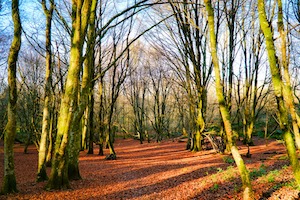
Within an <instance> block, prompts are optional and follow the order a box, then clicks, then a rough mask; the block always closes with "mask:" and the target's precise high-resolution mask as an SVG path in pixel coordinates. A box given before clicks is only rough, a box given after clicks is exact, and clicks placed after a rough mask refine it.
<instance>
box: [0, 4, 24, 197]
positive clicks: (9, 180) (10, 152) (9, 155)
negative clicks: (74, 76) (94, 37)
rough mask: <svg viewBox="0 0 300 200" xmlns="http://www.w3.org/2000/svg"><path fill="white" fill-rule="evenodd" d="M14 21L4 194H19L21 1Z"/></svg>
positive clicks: (14, 13)
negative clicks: (16, 146) (17, 138)
mask: <svg viewBox="0 0 300 200" xmlns="http://www.w3.org/2000/svg"><path fill="white" fill-rule="evenodd" d="M11 5H12V19H13V23H14V37H13V40H12V44H11V47H10V51H9V56H8V92H9V95H8V107H7V119H8V121H7V124H6V127H5V133H4V177H3V183H2V191H1V193H3V194H8V193H14V192H17V191H18V190H17V182H16V176H15V166H14V141H15V135H16V128H17V122H16V115H17V113H16V104H17V98H18V96H17V83H16V81H17V80H16V73H17V61H18V55H19V51H20V48H21V20H20V14H19V0H12V3H11Z"/></svg>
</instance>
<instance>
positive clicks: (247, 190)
mask: <svg viewBox="0 0 300 200" xmlns="http://www.w3.org/2000/svg"><path fill="white" fill-rule="evenodd" d="M204 3H205V7H206V11H207V16H208V26H209V33H210V48H211V55H212V61H213V64H214V71H215V77H216V94H217V98H218V102H219V108H220V112H221V116H222V120H223V122H224V128H225V132H226V135H227V139H228V143H229V146H230V150H231V153H232V156H233V158H234V160H235V163H236V165H237V167H238V169H239V172H240V176H241V179H242V183H243V189H244V195H243V197H244V199H254V194H253V191H252V186H251V181H250V177H249V172H248V170H247V168H246V165H245V163H244V161H243V159H242V157H241V155H240V153H239V151H238V149H237V147H236V145H235V144H234V142H233V134H232V128H231V122H230V114H229V110H228V108H227V106H226V104H225V98H224V95H223V86H222V85H221V76H220V69H219V58H218V54H217V44H216V35H215V28H214V10H213V7H212V4H211V1H210V0H204Z"/></svg>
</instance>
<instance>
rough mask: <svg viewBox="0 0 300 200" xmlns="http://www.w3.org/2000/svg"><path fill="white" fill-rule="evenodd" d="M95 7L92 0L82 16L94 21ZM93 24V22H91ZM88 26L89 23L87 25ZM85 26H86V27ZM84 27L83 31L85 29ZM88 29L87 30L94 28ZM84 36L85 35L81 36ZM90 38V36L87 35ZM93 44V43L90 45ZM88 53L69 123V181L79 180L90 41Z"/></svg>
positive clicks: (90, 67)
mask: <svg viewBox="0 0 300 200" xmlns="http://www.w3.org/2000/svg"><path fill="white" fill-rule="evenodd" d="M96 6H97V0H92V4H91V5H88V4H86V7H83V10H82V12H83V13H82V14H87V15H89V14H90V13H93V15H92V17H91V16H90V18H88V19H86V20H90V19H92V18H93V20H94V21H95V15H96V13H95V12H96ZM82 23H85V24H87V23H89V22H88V21H85V22H82ZM93 23H95V22H93ZM89 24H90V23H89ZM86 26H87V25H86ZM86 26H84V29H86V28H87V27H86ZM94 27H95V26H93V27H89V28H94ZM83 35H85V34H83ZM88 36H90V35H88ZM89 39H90V40H95V37H93V38H90V37H89ZM92 44H93V43H92ZM88 47H89V48H88V52H87V56H86V60H85V65H84V69H83V77H82V83H81V92H80V102H79V105H78V108H77V110H76V111H75V114H74V117H73V120H72V122H71V132H70V143H69V152H68V156H69V160H68V174H69V179H70V180H78V179H81V176H80V173H79V160H78V157H79V152H80V148H81V133H80V130H82V129H81V128H80V124H81V123H80V122H81V119H82V116H83V114H84V112H85V111H86V108H87V105H88V98H89V93H90V92H91V88H90V86H91V81H92V80H91V74H92V69H94V67H93V65H94V55H91V53H92V54H94V51H93V50H92V49H94V46H91V41H89V43H88Z"/></svg>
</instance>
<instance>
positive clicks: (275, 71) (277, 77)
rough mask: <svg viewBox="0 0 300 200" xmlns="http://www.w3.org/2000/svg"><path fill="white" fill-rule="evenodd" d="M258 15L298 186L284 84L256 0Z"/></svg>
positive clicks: (299, 175) (299, 173)
mask: <svg viewBox="0 0 300 200" xmlns="http://www.w3.org/2000/svg"><path fill="white" fill-rule="evenodd" d="M258 13H259V22H260V26H261V30H262V32H263V34H264V36H265V38H266V48H267V52H268V58H269V64H270V70H271V74H272V82H273V88H274V93H275V96H276V100H277V107H278V111H279V121H280V128H281V130H282V132H283V139H284V141H285V144H286V148H287V152H288V155H289V158H290V162H291V165H292V168H293V172H294V178H295V180H296V182H297V185H298V186H300V168H299V162H298V156H297V152H296V148H295V143H294V141H293V138H292V134H291V132H290V130H289V122H288V112H287V109H286V107H285V102H284V97H283V95H284V92H283V90H284V83H283V81H282V78H281V73H280V68H279V66H278V64H279V63H278V60H277V57H276V50H275V45H274V40H273V33H272V30H271V27H270V25H269V22H268V20H267V16H266V11H265V2H264V0H258Z"/></svg>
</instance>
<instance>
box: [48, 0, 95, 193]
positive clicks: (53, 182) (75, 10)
mask: <svg viewBox="0 0 300 200" xmlns="http://www.w3.org/2000/svg"><path fill="white" fill-rule="evenodd" d="M91 3H92V0H79V1H72V34H71V51H70V65H69V70H68V75H67V79H66V86H65V92H64V96H63V97H62V100H61V106H60V113H59V118H58V125H57V136H56V142H55V152H54V157H53V161H52V166H51V174H50V178H49V181H48V183H47V186H46V188H47V189H60V188H69V187H70V186H69V178H68V164H67V160H66V159H65V158H66V155H67V154H66V151H67V146H68V145H71V147H70V148H72V145H74V146H75V145H76V142H75V143H69V144H68V140H73V139H75V138H74V137H78V136H77V134H76V133H75V134H70V131H71V128H72V127H71V126H72V120H73V117H77V116H74V114H75V112H76V110H77V109H78V101H77V97H78V91H79V75H80V69H81V66H82V63H83V59H82V51H83V44H84V39H85V36H86V32H87V24H88V21H89V16H90V9H91ZM70 111H71V112H70ZM69 137H70V139H69ZM75 140H76V139H75ZM68 156H76V155H68ZM71 159H72V158H71ZM75 173H77V171H75Z"/></svg>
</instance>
